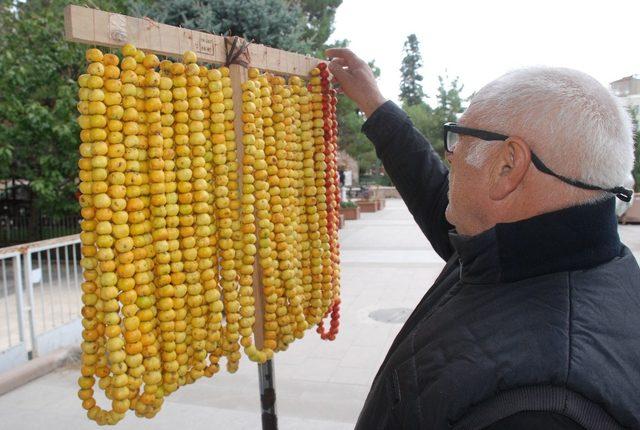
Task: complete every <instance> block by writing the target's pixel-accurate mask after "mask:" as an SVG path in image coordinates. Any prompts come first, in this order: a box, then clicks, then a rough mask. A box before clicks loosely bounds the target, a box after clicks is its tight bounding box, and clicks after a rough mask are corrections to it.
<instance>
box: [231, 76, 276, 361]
mask: <svg viewBox="0 0 640 430" xmlns="http://www.w3.org/2000/svg"><path fill="white" fill-rule="evenodd" d="M255 77H257V71H256V70H253V69H252V70H250V71H249V78H250V80H247V81H245V82H243V83H242V85H241V88H242V113H243V114H242V122H243V137H242V144H243V150H244V154H243V157H242V174H243V177H242V178H243V179H242V184H243V188H242V198H241V212H242V217H241V222H242V228H241V231H242V242H243V248H242V254H243V256H242V261H241V262H240V265H239V267H238V273H239V276H240V278H239V285H240V289H239V295H240V298H239V302H240V317H241V319H240V321H239V325H240V336H241V339H240V344H241V345H242V346H243V347H244V351H245V353H246V354H247V356H248V357H249V359H250V360H252V361H256V362H259V363H264V362H265V361H266V360H267V355H268V354H269V351H260V350H258V349H257V348H256V346H255V344H254V340H253V338H252V336H253V325H254V323H255V307H254V304H255V299H254V297H253V279H254V276H253V275H254V263H255V255H256V253H257V248H256V242H257V236H256V231H257V230H256V222H255V215H254V207H255V206H256V205H258V203H257V201H258V200H259V197H261V198H262V199H264V197H265V196H260V195H257V191H256V187H255V185H256V176H255V173H256V172H260V171H264V170H265V169H266V163H265V162H264V155H262V157H260V155H258V154H257V153H258V149H257V145H258V143H257V139H258V137H257V136H258V129H260V130H261V129H262V119H261V118H260V109H261V106H262V101H261V100H260V99H259V95H260V90H259V86H260V84H259V83H258V82H256V81H254V80H251V78H255ZM256 94H257V96H258V97H256ZM258 119H259V120H260V122H258ZM260 158H262V161H258V160H259V159H260ZM261 164H264V166H262V165H261ZM258 174H261V173H258ZM263 192H265V191H264V190H263ZM259 204H260V205H262V204H263V200H261V202H260V203H259ZM272 353H273V352H272V351H271V352H270V354H272Z"/></svg>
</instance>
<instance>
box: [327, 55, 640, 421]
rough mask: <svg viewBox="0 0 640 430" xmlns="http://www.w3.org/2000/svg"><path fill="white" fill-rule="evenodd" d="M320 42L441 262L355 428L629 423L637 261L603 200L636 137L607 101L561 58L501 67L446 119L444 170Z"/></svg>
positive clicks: (639, 338) (636, 344)
mask: <svg viewBox="0 0 640 430" xmlns="http://www.w3.org/2000/svg"><path fill="white" fill-rule="evenodd" d="M327 55H328V56H329V57H331V58H333V60H332V61H331V63H330V70H331V71H332V73H333V74H334V76H335V78H336V79H337V81H338V82H339V83H340V85H341V87H342V89H343V90H344V92H345V94H346V95H347V96H348V97H350V98H352V99H353V100H354V101H355V102H356V103H357V104H358V106H359V107H360V109H362V111H363V112H364V113H365V115H366V116H367V117H368V119H367V122H366V123H365V125H364V127H363V131H364V132H365V133H366V135H367V136H368V137H369V139H371V141H372V142H373V143H374V145H375V147H376V151H377V154H378V156H379V157H380V159H381V160H382V162H383V163H384V166H385V169H386V171H387V173H388V174H389V176H390V178H391V179H392V180H393V182H394V183H395V185H396V187H397V188H398V191H399V192H400V194H401V195H402V198H403V199H404V201H405V203H406V204H407V206H408V208H409V210H410V211H411V213H412V215H413V217H414V218H415V220H416V222H417V223H418V225H419V226H420V228H421V229H422V231H423V232H424V234H425V235H426V237H427V238H428V239H429V241H430V242H431V245H432V246H433V248H434V249H435V250H436V251H437V252H438V254H439V255H440V256H441V257H442V258H443V259H444V260H446V262H447V263H446V265H445V267H444V269H443V271H442V273H441V274H440V275H439V276H438V278H437V279H436V281H435V283H434V285H433V286H432V287H431V289H429V291H428V292H427V293H426V295H425V296H424V298H423V299H422V300H421V302H420V303H419V304H418V306H417V307H416V309H415V310H414V312H413V314H412V315H411V316H410V318H409V319H408V321H407V322H406V324H405V325H404V327H403V328H402V330H401V331H400V333H399V334H398V336H397V337H396V339H395V341H394V342H393V345H392V346H391V349H390V351H389V353H388V354H387V356H386V358H385V360H384V362H383V364H382V366H381V368H380V370H379V371H378V374H377V376H376V378H375V380H374V382H373V385H372V387H371V391H370V393H369V396H368V398H367V400H366V403H365V405H364V408H363V410H362V412H361V414H360V418H359V420H358V424H357V427H356V428H357V429H359V430H365V429H366V430H373V429H399V428H402V429H429V430H437V429H491V430H497V429H519V430H522V429H546V430H548V429H619V428H634V429H638V428H640V335H639V332H640V269H639V268H638V265H637V263H636V260H635V258H634V257H633V255H632V254H631V252H630V251H629V249H627V248H626V247H625V246H624V245H623V244H622V243H620V239H619V237H618V232H617V223H616V217H615V213H614V206H615V205H614V199H615V197H614V196H617V197H619V198H620V199H623V200H628V199H629V198H630V196H631V191H630V190H628V189H625V188H623V187H621V186H620V185H621V184H623V183H624V182H625V180H626V179H627V176H628V174H629V172H630V171H631V169H632V166H633V141H632V133H631V125H630V121H629V118H628V116H627V114H626V112H625V111H624V110H623V109H622V108H621V107H620V105H619V104H618V103H617V101H616V99H615V98H614V97H613V96H612V95H611V94H610V93H609V92H608V91H607V90H606V89H605V88H604V87H603V86H602V85H600V84H599V83H598V82H596V81H595V80H594V79H593V78H591V77H589V76H587V75H585V74H584V73H581V72H577V71H573V70H568V69H555V68H532V69H524V70H518V71H514V72H511V73H508V74H506V75H504V76H502V77H501V78H499V79H497V80H495V81H493V82H491V83H490V84H488V85H487V86H486V87H484V88H482V89H481V90H480V91H479V92H478V93H477V94H476V95H475V96H474V98H473V100H472V101H471V104H470V106H469V108H468V109H467V110H466V112H465V113H464V115H462V117H461V118H460V123H459V124H446V125H445V126H444V132H445V140H446V150H447V160H448V161H449V164H450V166H451V167H450V168H449V169H448V168H447V167H446V166H445V165H444V164H443V163H442V162H441V160H440V158H439V157H438V156H437V155H436V153H435V152H434V150H433V149H432V148H431V146H430V144H429V142H427V140H426V139H425V138H424V137H423V136H422V135H420V133H419V132H418V131H417V130H416V129H415V128H414V127H413V125H412V124H411V121H410V120H409V118H408V117H407V115H406V114H405V113H404V112H403V111H402V110H401V109H399V108H398V107H397V106H396V105H395V104H394V103H392V102H390V101H386V100H385V98H384V97H383V96H382V95H381V93H380V91H379V90H378V88H377V85H376V83H375V79H374V77H373V74H372V72H371V70H370V69H369V67H368V66H367V64H366V63H365V62H364V61H362V60H361V59H359V58H358V57H357V56H355V55H354V54H353V53H352V52H351V51H349V50H345V49H332V50H329V51H327ZM389 288H390V289H392V288H393V285H390V286H389Z"/></svg>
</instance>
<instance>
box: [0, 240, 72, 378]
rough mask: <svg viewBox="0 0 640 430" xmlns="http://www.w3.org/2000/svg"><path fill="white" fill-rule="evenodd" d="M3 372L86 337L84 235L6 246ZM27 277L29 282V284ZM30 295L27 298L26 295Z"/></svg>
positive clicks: (1, 266)
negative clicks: (82, 295)
mask: <svg viewBox="0 0 640 430" xmlns="http://www.w3.org/2000/svg"><path fill="white" fill-rule="evenodd" d="M0 259H1V260H0V271H1V272H0V280H1V281H2V286H0V294H3V295H2V298H3V302H4V303H3V304H2V309H1V310H0V312H2V313H3V314H4V315H5V317H4V318H3V319H2V321H3V324H4V325H5V326H6V327H3V328H2V329H1V330H0V331H1V332H2V335H1V337H0V372H1V371H3V370H6V369H7V368H10V367H12V366H14V365H15V364H17V363H19V362H21V361H25V360H27V359H28V358H33V357H37V356H38V355H43V354H46V353H48V352H50V351H52V350H54V349H56V348H59V347H61V346H66V345H71V344H76V343H78V342H79V341H80V336H81V324H80V310H81V306H82V302H81V299H80V292H81V289H80V283H81V282H82V270H81V267H80V239H79V236H78V235H73V236H66V237H61V238H56V239H51V240H45V241H41V242H34V243H29V244H24V245H21V246H15V247H11V248H4V249H0ZM23 280H24V282H23ZM23 296H24V297H23Z"/></svg>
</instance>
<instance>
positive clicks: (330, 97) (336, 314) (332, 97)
mask: <svg viewBox="0 0 640 430" xmlns="http://www.w3.org/2000/svg"><path fill="white" fill-rule="evenodd" d="M318 68H319V69H320V82H321V84H320V85H321V88H322V112H323V122H324V126H323V130H324V141H325V150H324V155H325V162H326V163H327V170H326V173H325V187H326V192H327V195H326V202H327V233H328V235H329V238H330V241H329V243H330V253H331V263H332V266H333V267H332V269H333V270H332V280H331V282H332V285H333V297H335V298H336V299H335V300H334V302H333V303H332V304H331V306H330V307H329V309H327V312H326V314H325V315H324V317H325V318H326V317H327V316H328V315H329V313H331V323H330V328H329V331H325V330H324V323H323V322H322V321H320V323H319V324H318V330H317V331H318V333H319V334H320V337H321V338H322V339H324V340H334V339H335V337H336V335H337V334H338V327H339V326H340V321H339V319H340V296H339V295H340V291H339V285H340V269H339V265H340V244H339V243H338V227H339V225H338V223H339V214H340V179H339V174H338V118H337V114H336V105H337V103H338V99H337V97H336V91H335V90H334V89H333V88H331V81H330V80H329V71H328V70H327V65H326V63H320V64H319V65H318ZM323 319H324V318H323Z"/></svg>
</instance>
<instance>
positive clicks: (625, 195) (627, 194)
mask: <svg viewBox="0 0 640 430" xmlns="http://www.w3.org/2000/svg"><path fill="white" fill-rule="evenodd" d="M531 162H532V163H533V165H534V166H536V168H537V169H538V170H540V171H541V172H542V173H546V174H547V175H551V176H554V177H556V178H558V179H560V180H561V181H562V182H565V183H567V184H569V185H573V186H574V187H578V188H583V189H585V190H600V191H606V192H609V193H612V194H614V195H615V196H616V197H617V198H619V199H620V200H622V201H623V202H630V201H631V198H632V197H633V191H632V190H630V189H628V188H624V187H614V188H602V187H598V186H596V185H589V184H585V183H584V182H580V181H576V180H574V179H571V178H567V177H566V176H562V175H558V174H557V173H555V172H553V171H552V170H551V169H549V168H548V167H547V166H545V164H544V163H543V162H542V160H540V159H539V158H538V157H537V156H536V154H534V153H533V152H532V153H531Z"/></svg>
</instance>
